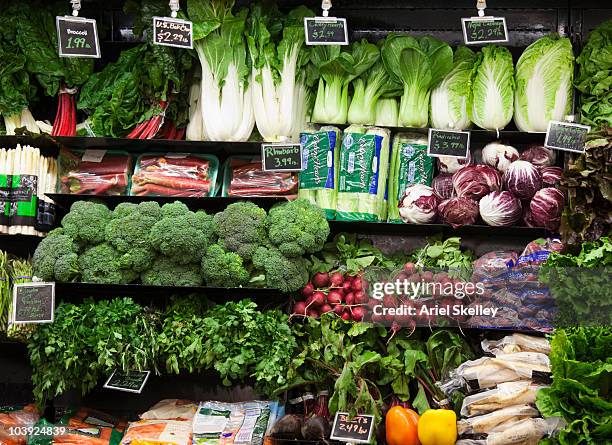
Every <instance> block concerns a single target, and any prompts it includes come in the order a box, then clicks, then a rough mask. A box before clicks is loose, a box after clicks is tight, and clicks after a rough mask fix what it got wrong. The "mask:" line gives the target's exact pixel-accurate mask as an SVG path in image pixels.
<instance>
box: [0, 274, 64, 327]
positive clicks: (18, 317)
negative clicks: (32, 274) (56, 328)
mask: <svg viewBox="0 0 612 445" xmlns="http://www.w3.org/2000/svg"><path fill="white" fill-rule="evenodd" d="M54 310H55V283H20V284H15V285H14V286H13V310H12V312H11V323H13V324H34V323H53V315H54Z"/></svg>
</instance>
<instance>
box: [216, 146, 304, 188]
mask: <svg viewBox="0 0 612 445" xmlns="http://www.w3.org/2000/svg"><path fill="white" fill-rule="evenodd" d="M297 185H298V182H297V174H296V173H293V172H270V171H264V170H263V168H262V165H261V158H260V157H250V156H233V157H231V158H228V160H227V161H225V164H224V172H223V187H222V189H221V196H287V197H289V196H291V197H295V194H296V191H297Z"/></svg>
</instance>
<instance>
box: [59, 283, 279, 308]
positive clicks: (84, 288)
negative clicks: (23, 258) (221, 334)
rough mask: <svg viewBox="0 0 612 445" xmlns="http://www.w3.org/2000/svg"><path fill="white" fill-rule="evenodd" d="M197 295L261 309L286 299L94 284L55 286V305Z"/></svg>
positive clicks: (257, 291)
mask: <svg viewBox="0 0 612 445" xmlns="http://www.w3.org/2000/svg"><path fill="white" fill-rule="evenodd" d="M192 294H197V295H199V296H201V297H202V298H207V299H209V300H211V301H213V302H217V303H223V302H225V301H238V300H242V299H244V298H251V299H252V300H253V301H255V302H257V303H260V304H261V305H264V304H266V303H278V302H279V301H284V300H286V299H287V297H286V296H285V295H284V294H283V293H282V292H280V291H279V290H276V289H263V288H250V287H237V288H222V287H208V286H145V285H142V284H94V283H55V295H56V299H57V300H58V301H65V302H72V303H79V302H82V301H83V300H84V299H85V298H88V297H91V298H93V299H94V300H103V299H109V298H113V297H132V298H133V299H134V300H136V301H138V302H141V303H149V302H159V301H162V302H163V301H164V300H165V299H169V298H170V297H172V296H180V295H192Z"/></svg>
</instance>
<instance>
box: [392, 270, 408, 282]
mask: <svg viewBox="0 0 612 445" xmlns="http://www.w3.org/2000/svg"><path fill="white" fill-rule="evenodd" d="M395 279H396V280H399V281H404V280H407V279H408V274H407V273H406V272H400V273H398V274H397V276H396V277H395Z"/></svg>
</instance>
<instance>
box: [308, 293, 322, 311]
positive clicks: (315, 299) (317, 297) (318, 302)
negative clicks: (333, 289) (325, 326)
mask: <svg viewBox="0 0 612 445" xmlns="http://www.w3.org/2000/svg"><path fill="white" fill-rule="evenodd" d="M308 298H312V302H311V303H312V305H313V306H314V307H315V308H317V307H321V306H323V305H324V304H325V294H324V293H323V292H320V291H317V292H315V293H314V294H312V296H310V297H308Z"/></svg>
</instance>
